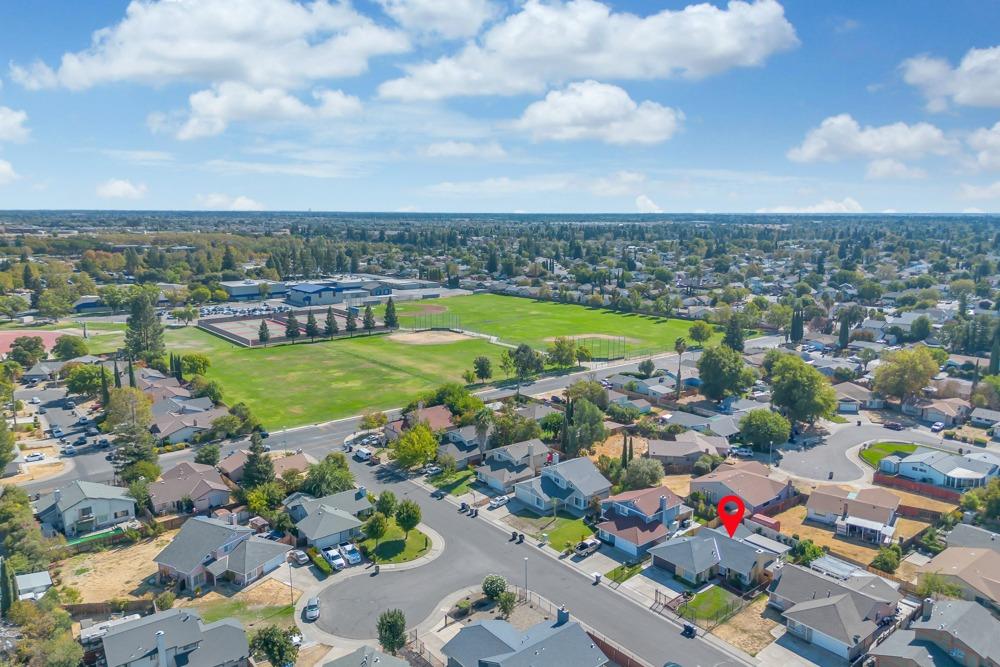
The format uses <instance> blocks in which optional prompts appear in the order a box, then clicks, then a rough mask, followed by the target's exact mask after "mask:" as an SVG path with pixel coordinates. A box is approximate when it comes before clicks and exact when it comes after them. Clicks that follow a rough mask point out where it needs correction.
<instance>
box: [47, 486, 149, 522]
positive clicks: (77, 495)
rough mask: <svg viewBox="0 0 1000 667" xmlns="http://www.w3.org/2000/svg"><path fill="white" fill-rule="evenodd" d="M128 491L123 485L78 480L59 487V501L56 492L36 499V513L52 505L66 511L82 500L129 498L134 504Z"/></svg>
mask: <svg viewBox="0 0 1000 667" xmlns="http://www.w3.org/2000/svg"><path fill="white" fill-rule="evenodd" d="M127 493H128V489H126V488H123V487H121V486H109V485H107V484H98V483H97V482H84V481H81V480H76V481H74V482H70V483H69V484H67V485H66V486H64V487H61V488H60V489H59V494H60V497H59V501H58V502H56V494H55V493H50V494H47V495H44V496H42V497H41V498H39V499H38V500H37V501H35V513H36V514H41V513H42V512H46V511H48V510H49V509H50V508H52V506H56V507H57V508H58V510H59V511H60V512H65V511H66V510H68V509H69V508H71V507H73V506H74V505H76V504H77V503H78V502H80V501H82V500H99V499H105V500H127V501H129V502H132V503H133V504H134V503H135V501H134V500H132V499H131V498H129V497H128V495H126V494H127Z"/></svg>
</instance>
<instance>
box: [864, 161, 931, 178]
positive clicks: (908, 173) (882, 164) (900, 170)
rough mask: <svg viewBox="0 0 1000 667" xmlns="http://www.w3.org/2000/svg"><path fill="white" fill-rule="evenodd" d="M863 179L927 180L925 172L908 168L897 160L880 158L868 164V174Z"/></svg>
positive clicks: (916, 168)
mask: <svg viewBox="0 0 1000 667" xmlns="http://www.w3.org/2000/svg"><path fill="white" fill-rule="evenodd" d="M865 178H867V179H869V180H873V181H877V180H898V181H905V180H917V179H921V178H927V172H926V171H924V170H923V169H920V168H919V167H908V166H907V165H905V164H903V163H902V162H900V161H899V160H893V159H892V158H888V157H885V158H880V159H878V160H872V161H871V162H869V163H868V172H867V173H866V174H865Z"/></svg>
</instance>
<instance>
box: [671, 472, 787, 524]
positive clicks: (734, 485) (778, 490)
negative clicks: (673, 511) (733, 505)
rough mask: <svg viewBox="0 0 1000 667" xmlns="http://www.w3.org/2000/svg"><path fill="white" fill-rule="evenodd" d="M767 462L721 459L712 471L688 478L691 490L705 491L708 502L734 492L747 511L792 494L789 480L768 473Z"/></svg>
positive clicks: (751, 511) (752, 511)
mask: <svg viewBox="0 0 1000 667" xmlns="http://www.w3.org/2000/svg"><path fill="white" fill-rule="evenodd" d="M769 474H770V471H769V470H768V468H767V466H765V465H763V464H761V463H757V462H756V461H741V462H739V463H723V464H722V465H720V466H719V467H718V468H716V469H715V470H713V471H712V472H710V473H708V474H706V475H702V476H701V477H696V478H695V479H693V480H691V491H692V492H694V491H698V492H701V493H703V494H705V495H706V497H707V498H708V499H709V500H710V501H711V502H718V501H719V500H721V499H722V498H724V497H725V496H729V495H735V496H739V497H740V498H742V499H743V503H744V504H745V506H746V511H747V513H748V514H753V513H755V512H758V511H760V510H761V509H763V508H766V507H769V506H771V505H773V504H775V503H778V502H781V501H783V500H786V499H788V498H791V497H792V496H794V495H795V487H794V486H793V485H792V482H791V480H786V481H784V482H780V481H778V480H776V479H771V478H770V477H769Z"/></svg>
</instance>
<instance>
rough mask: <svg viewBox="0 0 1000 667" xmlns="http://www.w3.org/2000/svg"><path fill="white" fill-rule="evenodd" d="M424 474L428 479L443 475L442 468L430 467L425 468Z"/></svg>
mask: <svg viewBox="0 0 1000 667" xmlns="http://www.w3.org/2000/svg"><path fill="white" fill-rule="evenodd" d="M424 474H425V475H427V476H428V477H433V476H434V475H439V474H441V466H438V465H429V466H426V467H425V468H424Z"/></svg>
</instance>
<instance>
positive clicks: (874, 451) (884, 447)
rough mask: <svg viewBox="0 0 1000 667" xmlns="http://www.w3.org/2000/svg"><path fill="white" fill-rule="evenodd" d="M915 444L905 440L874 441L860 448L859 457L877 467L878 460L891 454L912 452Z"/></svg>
mask: <svg viewBox="0 0 1000 667" xmlns="http://www.w3.org/2000/svg"><path fill="white" fill-rule="evenodd" d="M916 449H917V446H916V445H914V444H910V443H905V442H876V443H874V444H871V445H868V447H866V448H865V449H862V450H861V458H862V459H863V460H864V461H865V463H867V464H868V465H870V466H871V467H873V468H878V465H879V461H881V460H882V459H884V458H885V457H887V456H889V455H891V454H902V455H906V454H912V453H913V452H914V451H916Z"/></svg>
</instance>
